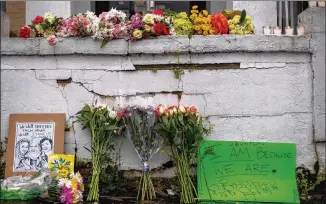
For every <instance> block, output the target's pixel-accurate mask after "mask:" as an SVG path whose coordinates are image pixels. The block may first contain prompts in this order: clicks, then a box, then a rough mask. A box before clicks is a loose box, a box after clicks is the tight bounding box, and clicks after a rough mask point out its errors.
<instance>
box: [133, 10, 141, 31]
mask: <svg viewBox="0 0 326 204" xmlns="http://www.w3.org/2000/svg"><path fill="white" fill-rule="evenodd" d="M142 26H143V21H142V16H141V15H140V14H139V13H136V14H134V15H132V16H131V27H132V28H133V29H136V28H140V27H142Z"/></svg>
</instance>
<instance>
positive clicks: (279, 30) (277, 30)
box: [274, 26, 282, 35]
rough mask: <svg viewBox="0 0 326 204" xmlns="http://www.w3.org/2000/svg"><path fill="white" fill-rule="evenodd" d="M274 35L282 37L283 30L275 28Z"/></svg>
mask: <svg viewBox="0 0 326 204" xmlns="http://www.w3.org/2000/svg"><path fill="white" fill-rule="evenodd" d="M274 35H282V30H281V29H280V27H278V26H274Z"/></svg>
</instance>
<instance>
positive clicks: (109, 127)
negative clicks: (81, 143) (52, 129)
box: [77, 105, 122, 201]
mask: <svg viewBox="0 0 326 204" xmlns="http://www.w3.org/2000/svg"><path fill="white" fill-rule="evenodd" d="M118 115H119V114H118ZM118 115H117V113H116V112H115V111H113V110H112V109H109V108H107V107H105V106H100V105H97V106H92V107H91V106H89V105H86V106H85V107H84V108H83V109H82V110H81V111H79V112H78V113H77V120H78V121H79V122H80V123H81V124H82V125H84V128H89V129H90V131H91V137H92V140H91V150H89V151H91V154H92V179H91V183H90V186H89V189H90V191H89V193H88V196H87V201H98V200H99V179H100V174H101V170H102V169H103V167H104V165H106V161H109V160H110V154H111V152H112V151H113V150H114V146H113V136H114V135H116V134H118V133H119V132H120V130H121V128H122V126H121V125H120V121H121V120H120V117H118ZM85 148H86V147H85Z"/></svg>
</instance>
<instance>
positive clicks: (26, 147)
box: [5, 113, 65, 178]
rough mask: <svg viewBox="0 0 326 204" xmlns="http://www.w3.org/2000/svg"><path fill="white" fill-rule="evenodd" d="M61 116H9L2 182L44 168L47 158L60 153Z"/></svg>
mask: <svg viewBox="0 0 326 204" xmlns="http://www.w3.org/2000/svg"><path fill="white" fill-rule="evenodd" d="M64 124H65V114H64V113H58V114H55V113H49V114H10V118H9V136H8V151H7V154H6V171H5V178H8V177H10V176H16V175H25V174H26V173H32V174H33V173H35V172H37V171H39V170H40V169H42V168H47V167H48V161H49V155H50V154H53V153H63V152H64Z"/></svg>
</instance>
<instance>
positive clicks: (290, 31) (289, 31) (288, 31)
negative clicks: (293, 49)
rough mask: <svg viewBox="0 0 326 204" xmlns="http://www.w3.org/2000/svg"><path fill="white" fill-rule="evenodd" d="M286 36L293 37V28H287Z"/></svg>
mask: <svg viewBox="0 0 326 204" xmlns="http://www.w3.org/2000/svg"><path fill="white" fill-rule="evenodd" d="M285 34H286V35H293V27H291V26H287V27H286V28H285Z"/></svg>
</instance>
